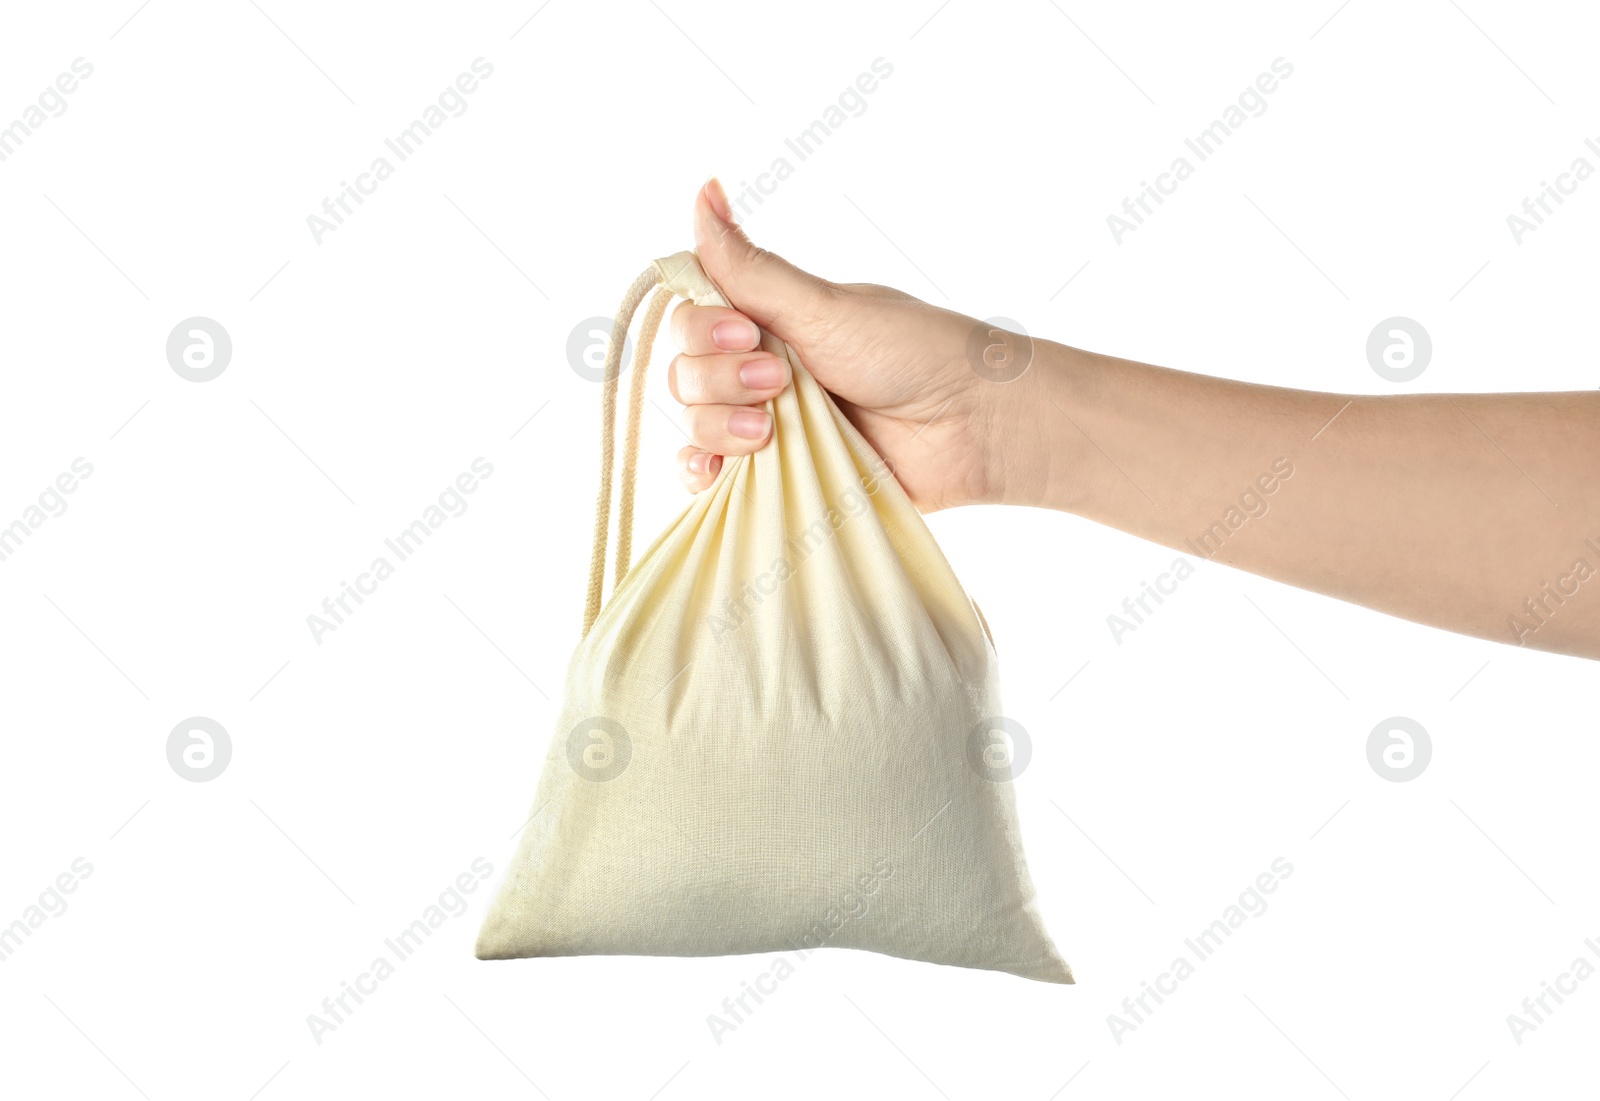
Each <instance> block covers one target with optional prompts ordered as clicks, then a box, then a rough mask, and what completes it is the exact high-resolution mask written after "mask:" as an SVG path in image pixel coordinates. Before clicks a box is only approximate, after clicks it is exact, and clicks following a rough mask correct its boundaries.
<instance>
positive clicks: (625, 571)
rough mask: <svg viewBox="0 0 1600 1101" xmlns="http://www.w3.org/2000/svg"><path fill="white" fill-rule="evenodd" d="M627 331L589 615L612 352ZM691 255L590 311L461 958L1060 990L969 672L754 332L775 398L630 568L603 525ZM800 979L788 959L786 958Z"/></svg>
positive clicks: (1067, 976) (911, 521)
mask: <svg viewBox="0 0 1600 1101" xmlns="http://www.w3.org/2000/svg"><path fill="white" fill-rule="evenodd" d="M658 283H659V284H660V285H661V286H660V289H659V290H657V291H656V293H655V295H654V297H653V298H652V299H651V301H650V303H649V305H648V307H647V308H646V311H645V317H644V321H643V322H642V325H641V332H640V339H639V343H638V348H637V351H636V356H635V360H634V367H633V380H632V386H631V394H630V401H629V409H630V413H629V427H628V431H627V436H626V442H625V445H624V460H623V470H622V477H621V487H622V488H621V500H620V507H619V509H618V516H619V519H618V527H619V533H618V540H617V568H616V577H617V583H616V585H615V589H614V591H613V592H612V594H611V598H610V600H609V601H607V602H605V606H604V609H603V610H602V609H601V585H602V581H603V575H604V572H605V551H606V542H607V539H606V529H607V523H608V518H609V515H610V509H611V482H612V459H611V452H612V439H613V435H614V429H615V411H616V391H617V383H618V378H619V376H620V373H621V372H620V366H621V360H622V354H623V353H622V345H623V340H624V337H625V335H626V332H627V329H628V325H629V323H630V319H631V318H632V316H633V314H634V312H635V310H636V309H637V308H638V306H639V304H640V303H641V302H642V301H643V299H644V297H645V295H646V294H647V293H649V292H650V290H651V289H652V288H653V287H655V286H656V284H658ZM674 295H679V296H682V297H684V298H688V299H692V300H693V301H694V302H696V303H698V304H700V305H717V306H727V305H729V303H728V300H727V299H726V298H725V297H724V296H723V295H722V293H721V291H719V290H718V289H717V287H716V286H715V285H713V284H712V282H711V281H710V279H709V278H708V277H707V276H706V274H705V272H704V271H703V270H702V269H701V267H700V263H699V261H698V259H697V258H696V257H695V255H694V254H693V253H691V252H681V253H678V254H677V255H675V256H672V257H669V258H668V259H665V260H658V261H656V262H655V263H654V264H653V265H652V266H651V268H650V269H649V270H647V271H646V272H645V273H644V274H642V275H641V276H640V277H639V278H638V279H637V280H635V282H634V284H633V286H632V287H631V288H629V291H628V294H627V295H626V296H625V298H624V300H623V303H622V307H621V308H620V309H619V311H618V314H617V320H616V325H615V326H614V329H613V334H612V339H611V344H610V347H609V350H608V356H607V361H606V372H605V379H604V387H605V399H604V400H605V403H604V413H603V423H604V447H603V449H602V471H601V491H600V501H599V506H598V509H597V512H598V518H597V523H596V529H597V530H596V538H595V546H594V559H593V566H592V572H591V577H590V586H589V593H588V597H589V599H588V609H587V613H586V615H585V633H584V636H583V639H582V641H581V642H580V643H579V644H578V647H577V650H576V651H575V652H574V654H573V657H572V666H571V668H570V670H569V671H568V674H567V684H566V696H565V699H564V701H563V704H562V709H561V714H560V718H559V720H558V721H557V723H556V731H555V736H554V738H553V739H552V742H551V745H550V750H549V753H548V755H547V757H546V760H545V764H544V771H543V776H542V778H541V780H540V782H539V789H538V793H537V796H536V797H535V799H534V804H533V808H532V813H531V815H530V817H529V819H528V821H527V823H526V825H525V827H524V829H523V831H522V836H521V839H520V841H519V843H518V848H517V852H516V856H515V857H514V858H513V860H512V863H511V866H510V869H509V871H508V873H507V876H506V878H505V880H504V883H503V884H502V886H501V888H500V891H499V894H498V897H497V898H496V900H495V902H494V905H493V907H492V908H491V910H490V912H489V915H488V917H487V919H486V920H485V921H484V924H483V929H482V931H481V932H480V934H479V936H478V944H477V955H478V957H479V958H480V959H507V958H514V957H526V956H572V955H590V954H620V955H659V956H712V955H724V954H730V953H745V952H791V951H792V952H798V953H807V952H809V951H810V950H812V949H815V948H819V947H831V948H865V949H869V950H872V951H875V952H883V953H886V954H888V955H891V956H900V957H903V958H906V959H913V960H927V961H930V962H933V963H944V964H955V965H958V966H962V967H981V968H990V969H994V970H999V971H1009V972H1011V973H1013V974H1016V975H1022V976H1025V977H1027V978H1030V979H1040V980H1044V981H1046V982H1062V983H1070V982H1072V981H1073V980H1072V972H1071V970H1070V969H1069V968H1068V966H1067V964H1066V963H1065V962H1064V961H1063V960H1062V958H1061V957H1060V956H1059V955H1058V954H1057V952H1056V950H1055V947H1054V946H1053V945H1052V943H1051V941H1050V938H1049V935H1048V934H1047V933H1046V932H1045V929H1044V926H1043V924H1042V922H1041V921H1040V918H1039V914H1038V912H1037V910H1036V909H1035V906H1034V901H1033V899H1034V891H1033V885H1032V882H1031V881H1030V879H1029V876H1028V870H1027V866H1026V864H1025V862H1024V860H1023V855H1022V844H1021V839H1020V837H1019V836H1018V830H1017V818H1016V810H1015V807H1014V804H1013V800H1012V791H1011V785H1010V779H1011V773H1010V764H1009V760H1007V759H1006V758H1005V756H1004V743H1003V742H1002V741H1000V740H999V739H998V735H997V734H996V731H998V730H1000V729H1003V727H1004V725H1005V723H1006V720H1003V719H1002V717H1001V709H1000V693H999V686H998V681H997V676H996V672H997V671H996V664H995V652H994V648H993V646H992V644H991V641H990V638H989V636H988V627H987V625H986V624H984V623H983V620H982V617H981V615H980V613H979V612H978V610H977V607H976V605H974V604H973V603H972V601H971V600H970V599H969V598H968V597H967V595H966V593H965V592H964V591H963V590H962V588H961V585H960V583H959V582H958V581H957V580H956V577H955V574H954V573H953V572H952V571H951V569H950V565H949V563H947V562H946V561H945V559H944V555H943V554H942V553H941V552H940V550H939V547H938V545H937V544H936V543H935V542H934V539H933V535H932V534H931V533H930V532H929V531H928V528H927V525H926V524H925V523H924V522H923V519H922V516H921V515H920V514H919V513H918V512H917V510H916V508H915V506H913V505H912V503H911V501H910V499H909V498H908V497H907V496H906V494H905V492H904V490H903V489H902V488H901V487H900V485H899V483H898V482H896V481H895V479H894V477H893V476H892V474H891V473H890V472H889V471H888V469H887V468H886V466H885V464H884V463H883V461H882V459H880V458H879V457H878V455H877V454H876V453H875V452H874V451H873V449H872V448H871V447H870V446H869V445H868V444H867V442H866V441H865V440H864V439H863V438H862V436H861V435H860V433H858V432H857V431H856V429H855V427H854V426H853V425H852V424H851V423H850V422H849V421H848V420H846V419H845V417H844V415H843V414H842V413H840V411H839V409H838V407H837V406H836V405H835V404H834V402H833V399H832V398H831V397H830V396H829V395H828V394H827V393H826V392H825V391H824V390H823V389H822V387H821V386H820V385H818V383H817V382H816V381H815V380H814V379H813V378H812V377H811V375H810V374H809V373H808V372H807V371H806V369H805V367H804V365H803V364H801V362H800V360H799V359H798V358H797V357H796V355H795V353H794V351H793V349H791V348H789V347H788V346H787V345H785V344H783V343H782V342H781V341H778V340H777V339H775V338H774V337H772V336H771V335H770V334H766V333H763V334H762V347H763V348H765V349H766V350H768V351H771V352H773V353H775V354H778V355H783V356H786V357H787V358H788V361H789V365H790V368H791V371H792V373H793V380H794V381H793V383H792V385H790V386H789V387H788V388H787V389H785V390H784V392H783V393H782V394H781V395H779V396H778V397H777V398H776V399H774V400H773V401H771V402H769V403H768V405H767V409H768V411H769V412H770V413H771V414H772V418H773V434H772V440H771V442H770V443H769V445H768V446H766V447H765V448H763V449H762V450H761V451H758V452H756V453H755V454H753V455H747V456H741V457H738V458H729V459H727V460H725V461H724V463H723V466H722V470H721V472H720V473H719V475H718V477H717V478H716V481H715V482H714V484H713V485H712V486H711V487H710V488H709V489H706V490H705V491H703V492H701V493H700V494H699V495H697V496H696V497H695V499H694V501H693V503H692V504H690V505H689V507H688V508H687V509H686V510H685V511H684V513H683V515H682V516H680V517H679V518H678V519H677V520H676V521H675V522H673V523H672V524H671V525H670V526H669V527H668V528H667V530H666V531H665V532H663V533H662V534H661V536H660V537H659V538H657V539H656V541H655V543H654V544H653V545H652V546H651V547H650V548H649V549H648V550H647V551H646V552H645V553H644V556H643V557H642V558H641V559H640V560H639V561H638V562H637V563H635V564H633V565H632V567H631V568H630V567H629V563H628V553H629V552H628V542H629V533H628V527H629V525H630V523H631V513H632V483H633V474H634V469H635V463H636V462H637V451H638V428H639V414H638V410H639V407H640V404H641V399H642V398H643V389H644V388H643V382H644V371H645V367H646V365H647V364H648V362H649V359H650V348H651V345H652V343H653V342H654V338H655V334H656V330H657V328H658V326H659V324H660V321H661V317H662V314H663V313H664V312H665V309H666V306H667V304H668V303H669V302H670V301H671V299H672V298H673V296H674ZM802 958H803V956H802Z"/></svg>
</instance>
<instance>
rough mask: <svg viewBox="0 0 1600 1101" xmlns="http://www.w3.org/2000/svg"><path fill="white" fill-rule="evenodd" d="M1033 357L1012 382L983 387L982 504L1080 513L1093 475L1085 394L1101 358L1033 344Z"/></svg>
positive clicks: (1043, 342) (1059, 346)
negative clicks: (984, 458) (984, 468)
mask: <svg viewBox="0 0 1600 1101" xmlns="http://www.w3.org/2000/svg"><path fill="white" fill-rule="evenodd" d="M1031 356H1032V359H1031V362H1030V363H1029V365H1028V369H1027V370H1026V371H1025V372H1023V373H1022V374H1021V375H1020V376H1019V377H1018V378H1016V379H1015V380H1013V381H1011V382H1006V383H989V382H985V383H983V398H984V401H983V408H984V435H985V448H984V450H985V455H986V456H987V465H988V470H989V477H988V483H989V492H988V494H987V497H986V502H985V503H989V504H1006V505H1027V506H1031V507H1035V508H1050V509H1055V510H1057V511H1061V512H1073V513H1081V512H1082V511H1083V510H1084V509H1085V508H1086V507H1087V502H1088V495H1089V493H1090V491H1091V489H1092V484H1091V482H1090V480H1089V479H1088V478H1087V477H1086V476H1085V472H1086V471H1089V470H1094V469H1096V467H1095V464H1093V463H1091V462H1089V461H1087V459H1088V456H1087V454H1086V452H1087V450H1088V449H1090V448H1092V446H1093V444H1092V443H1091V441H1090V440H1089V439H1088V437H1087V436H1085V434H1084V431H1083V428H1082V423H1083V421H1084V419H1085V409H1084V405H1083V400H1084V399H1083V395H1084V393H1085V391H1086V389H1087V384H1088V383H1089V380H1091V379H1092V378H1093V377H1094V376H1095V375H1096V374H1097V373H1098V371H1099V369H1100V366H1101V365H1100V363H1099V361H1100V360H1102V359H1103V358H1104V357H1100V356H1096V355H1095V354H1094V353H1092V352H1084V351H1081V350H1079V349H1077V348H1070V347H1068V346H1066V345H1064V344H1057V343H1054V342H1053V341H1047V340H1039V339H1037V338H1035V339H1033V340H1032V348H1031Z"/></svg>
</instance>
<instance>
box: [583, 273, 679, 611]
mask: <svg viewBox="0 0 1600 1101" xmlns="http://www.w3.org/2000/svg"><path fill="white" fill-rule="evenodd" d="M660 281H661V273H660V272H659V271H658V270H657V268H656V267H655V265H653V264H652V265H651V266H650V267H649V268H647V269H645V271H644V272H642V273H641V274H640V275H639V277H638V278H637V279H635V280H634V281H633V283H632V285H631V286H629V287H628V291H627V293H626V294H624V295H623V296H622V305H620V306H619V307H617V316H616V320H615V321H614V322H613V324H612V326H611V337H610V339H609V340H608V341H607V342H606V362H605V376H604V379H603V380H602V383H601V385H602V396H601V405H600V496H599V499H598V501H596V503H595V516H594V546H593V548H592V550H591V552H590V556H589V590H588V595H587V598H586V599H585V601H584V609H583V633H584V635H585V636H587V635H588V633H589V628H591V627H593V626H594V621H595V620H596V619H597V618H599V616H600V603H601V591H602V589H603V588H604V586H605V573H606V543H607V541H608V534H609V533H608V529H609V527H610V523H611V479H612V473H613V466H614V457H615V453H616V436H617V389H618V384H619V382H620V380H621V377H622V353H623V350H624V347H625V346H626V343H627V339H628V328H629V326H631V325H632V324H633V315H634V314H635V313H636V312H638V309H639V303H640V302H642V301H644V296H645V295H646V294H648V293H649V292H650V288H652V287H654V286H655V285H656V284H657V283H659V282H660ZM672 298H673V292H672V291H671V290H670V289H669V288H667V287H662V288H661V289H660V290H658V291H657V292H656V293H655V296H654V297H653V298H651V300H650V304H649V305H648V306H647V307H646V308H645V313H644V320H643V321H642V322H641V323H640V325H639V343H638V346H637V347H635V348H634V352H633V383H632V385H631V386H630V387H629V391H628V425H627V429H626V431H625V433H624V437H623V451H622V479H621V487H620V493H619V495H618V496H619V499H618V507H617V557H616V573H615V577H614V579H613V581H612V585H611V588H612V591H613V592H615V591H616V588H617V586H618V585H621V584H622V579H623V577H624V576H625V575H626V574H627V572H628V566H629V558H630V557H631V555H632V553H633V547H632V544H633V499H634V480H635V477H636V475H637V472H638V469H639V431H640V421H641V420H642V419H643V416H642V411H641V409H640V406H642V405H643V404H644V377H645V371H646V369H647V368H648V367H649V366H650V352H651V347H652V346H653V345H654V344H655V342H656V333H657V331H658V330H659V329H660V328H661V318H662V316H663V315H664V314H665V313H666V312H667V304H668V303H670V302H671V301H672Z"/></svg>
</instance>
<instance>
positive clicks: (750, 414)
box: [728, 409, 767, 440]
mask: <svg viewBox="0 0 1600 1101" xmlns="http://www.w3.org/2000/svg"><path fill="white" fill-rule="evenodd" d="M728 431H729V432H731V433H733V434H734V435H735V436H739V437H741V438H742V439H746V440H759V439H761V438H762V437H763V436H765V435H766V434H767V414H766V413H765V412H764V411H762V410H760V409H740V410H737V411H736V412H734V413H733V414H732V415H731V416H729V417H728Z"/></svg>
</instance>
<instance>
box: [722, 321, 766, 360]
mask: <svg viewBox="0 0 1600 1101" xmlns="http://www.w3.org/2000/svg"><path fill="white" fill-rule="evenodd" d="M758 339H759V334H757V332H756V327H755V326H754V325H752V324H750V322H748V321H745V320H742V319H741V320H737V321H719V322H717V323H716V324H715V325H713V326H712V327H711V341H712V343H713V344H715V345H716V346H717V347H719V348H721V349H722V350H723V351H724V352H747V351H749V350H750V349H751V348H754V347H755V346H756V341H757V340H758Z"/></svg>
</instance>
